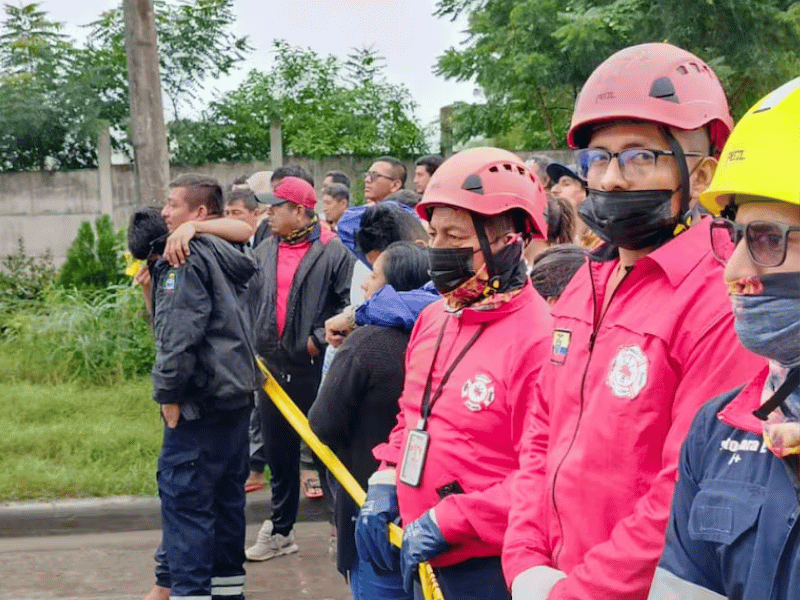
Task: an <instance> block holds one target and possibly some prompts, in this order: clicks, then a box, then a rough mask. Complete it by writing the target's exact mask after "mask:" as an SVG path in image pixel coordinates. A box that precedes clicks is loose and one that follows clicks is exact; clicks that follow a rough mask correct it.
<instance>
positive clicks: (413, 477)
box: [398, 321, 486, 487]
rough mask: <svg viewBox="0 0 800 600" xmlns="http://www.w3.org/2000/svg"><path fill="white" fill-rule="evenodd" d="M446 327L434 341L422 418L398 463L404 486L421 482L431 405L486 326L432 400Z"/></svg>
mask: <svg viewBox="0 0 800 600" xmlns="http://www.w3.org/2000/svg"><path fill="white" fill-rule="evenodd" d="M446 325H447V321H445V322H444V323H443V324H442V329H441V330H440V331H439V338H438V339H437V340H436V350H435V351H434V353H433V360H431V370H430V371H429V372H428V381H427V383H426V384H425V392H424V393H423V397H422V406H421V407H420V414H421V416H422V418H421V419H420V420H419V421H418V422H417V426H416V427H415V428H414V429H412V430H411V431H409V432H408V439H407V440H406V449H405V451H404V452H403V462H402V463H400V475H399V477H398V479H399V480H400V481H401V482H403V483H405V484H406V485H410V486H411V487H419V484H420V482H421V481H422V472H423V471H424V470H425V459H426V458H427V456H428V445H429V444H430V441H431V437H430V435H429V434H428V432H427V431H425V429H426V426H427V422H428V417H430V414H431V409H432V408H433V404H434V403H435V402H436V400H437V399H438V398H439V396H441V394H442V390H443V389H444V386H445V385H447V381H448V379H450V375H452V374H453V371H454V370H455V368H456V366H457V365H458V363H460V362H461V360H462V359H463V358H464V356H465V355H466V353H467V351H468V350H469V349H470V348H471V347H472V345H473V344H474V343H475V341H476V340H477V339H478V337H479V336H480V335H481V333H483V330H484V329H486V324H485V323H483V324H481V326H480V327H479V328H478V330H477V331H476V332H475V334H474V335H473V336H472V338H470V340H469V341H468V342H467V343H466V345H465V346H464V348H463V349H462V350H461V352H460V353H459V355H458V356H457V357H456V359H455V360H454V361H453V363H452V364H451V365H450V367H449V368H448V369H447V371H446V372H445V374H444V376H443V377H442V381H441V382H440V383H439V389H437V390H436V393H435V394H433V398H431V389H432V384H433V366H434V364H435V363H436V357H437V356H438V354H439V348H440V346H441V344H442V337H443V336H444V329H445V326H446Z"/></svg>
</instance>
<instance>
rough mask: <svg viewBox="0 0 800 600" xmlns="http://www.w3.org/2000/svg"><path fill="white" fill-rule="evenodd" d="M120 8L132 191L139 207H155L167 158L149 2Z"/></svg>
mask: <svg viewBox="0 0 800 600" xmlns="http://www.w3.org/2000/svg"><path fill="white" fill-rule="evenodd" d="M123 5H124V10H125V49H126V52H127V55H128V81H129V82H130V97H131V129H132V132H133V148H134V161H135V167H136V191H137V194H138V197H139V205H140V206H143V205H150V204H156V205H159V204H161V203H163V202H164V199H165V198H166V196H167V183H168V179H169V155H168V154H167V132H166V128H165V127H164V107H163V104H162V102H161V78H160V77H159V74H158V48H157V46H156V21H155V12H154V10H153V0H124V2H123Z"/></svg>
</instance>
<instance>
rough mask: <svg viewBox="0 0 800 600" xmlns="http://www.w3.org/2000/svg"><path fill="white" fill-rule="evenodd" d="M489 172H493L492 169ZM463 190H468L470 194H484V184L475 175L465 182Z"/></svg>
mask: <svg viewBox="0 0 800 600" xmlns="http://www.w3.org/2000/svg"><path fill="white" fill-rule="evenodd" d="M489 170H490V171H491V170H492V169H489ZM494 170H495V171H496V170H497V169H496V168H495V169H494ZM461 189H464V190H467V191H468V192H474V193H476V194H483V182H482V181H481V178H480V176H478V175H475V174H474V173H473V174H472V175H470V176H469V177H467V178H466V179H465V180H464V184H463V185H462V186H461Z"/></svg>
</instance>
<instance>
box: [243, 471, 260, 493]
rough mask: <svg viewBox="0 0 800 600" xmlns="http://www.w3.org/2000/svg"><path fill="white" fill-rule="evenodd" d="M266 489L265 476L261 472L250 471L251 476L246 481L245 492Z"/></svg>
mask: <svg viewBox="0 0 800 600" xmlns="http://www.w3.org/2000/svg"><path fill="white" fill-rule="evenodd" d="M262 489H264V476H263V475H262V474H261V473H257V472H255V471H250V476H249V477H248V478H247V481H245V482H244V493H245V494H249V493H250V492H257V491H258V490H262Z"/></svg>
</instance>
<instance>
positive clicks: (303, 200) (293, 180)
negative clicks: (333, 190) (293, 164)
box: [256, 177, 317, 208]
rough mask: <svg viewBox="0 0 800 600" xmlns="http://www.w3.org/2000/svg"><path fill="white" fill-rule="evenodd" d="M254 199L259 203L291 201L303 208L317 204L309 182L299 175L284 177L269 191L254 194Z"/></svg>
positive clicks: (271, 204)
mask: <svg viewBox="0 0 800 600" xmlns="http://www.w3.org/2000/svg"><path fill="white" fill-rule="evenodd" d="M256 200H258V201H259V202H260V203H261V204H269V205H270V206H275V205H276V204H283V203H284V202H293V203H294V204H299V205H300V206H303V207H305V208H314V207H315V206H316V205H317V196H316V194H315V193H314V188H313V187H311V184H310V183H308V182H307V181H306V180H304V179H300V178H299V177H284V178H283V179H281V181H280V183H279V184H278V185H277V186H275V189H274V190H273V191H272V193H270V192H265V193H262V194H256Z"/></svg>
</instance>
